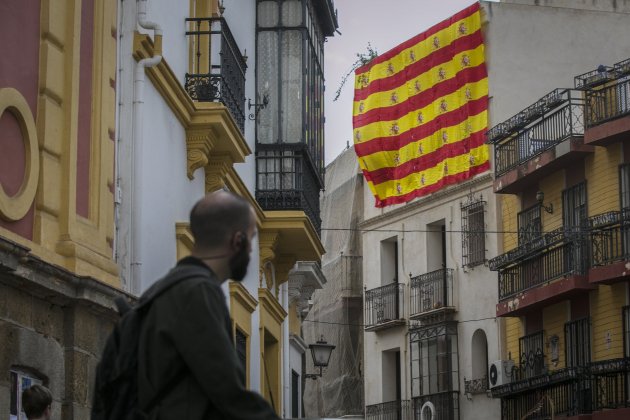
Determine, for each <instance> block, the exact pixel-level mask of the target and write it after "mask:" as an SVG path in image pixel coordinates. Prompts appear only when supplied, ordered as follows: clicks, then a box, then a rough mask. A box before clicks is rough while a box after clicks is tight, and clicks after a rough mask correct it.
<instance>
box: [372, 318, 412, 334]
mask: <svg viewBox="0 0 630 420" xmlns="http://www.w3.org/2000/svg"><path fill="white" fill-rule="evenodd" d="M406 324H407V321H406V320H404V319H394V320H391V321H386V322H381V323H380V324H376V325H370V326H369V327H365V331H367V332H374V331H381V330H385V329H388V328H394V327H399V326H401V325H406Z"/></svg>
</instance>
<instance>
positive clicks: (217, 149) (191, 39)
mask: <svg viewBox="0 0 630 420" xmlns="http://www.w3.org/2000/svg"><path fill="white" fill-rule="evenodd" d="M330 10H332V5H331V3H330V2H310V1H305V0H304V1H300V0H289V1H283V2H275V1H255V0H251V1H247V2H236V1H229V0H228V1H222V2H218V1H212V0H208V1H205V0H197V1H180V2H176V3H173V2H172V1H167V0H151V1H138V2H128V1H126V2H123V1H121V2H119V11H120V13H119V20H118V22H119V23H118V25H119V26H118V28H119V30H118V33H119V45H120V48H119V56H118V63H119V66H118V79H117V86H118V89H119V95H120V101H119V107H118V111H117V115H118V130H117V133H118V136H117V138H116V148H117V149H116V150H117V158H118V159H117V168H116V169H117V181H118V182H117V185H116V192H117V198H120V200H117V207H116V210H117V211H116V217H117V219H116V221H117V223H116V227H117V230H116V240H115V242H116V261H117V263H118V266H119V270H120V273H121V279H122V285H123V287H124V288H125V289H126V290H129V291H130V292H131V293H133V294H138V293H141V292H142V291H144V290H145V289H146V288H147V287H148V286H150V285H151V284H152V283H153V282H155V281H156V280H158V279H159V278H160V277H161V276H162V275H164V274H165V273H166V272H167V271H168V269H169V268H170V267H172V266H173V265H174V264H175V262H176V261H177V260H178V259H180V258H182V257H183V256H186V255H188V254H189V253H190V250H191V247H192V236H191V233H190V230H189V227H188V213H189V211H190V208H191V207H192V205H193V204H194V203H195V202H196V201H197V200H198V199H200V198H201V197H202V196H203V195H204V194H206V193H208V192H212V191H215V190H218V189H221V188H223V189H228V190H230V191H233V192H235V193H237V194H239V195H241V196H243V197H245V198H246V199H247V200H248V201H249V202H250V203H251V205H252V206H253V207H254V210H255V213H256V218H257V224H258V236H257V238H256V239H255V242H254V243H253V244H252V248H253V252H252V259H251V262H250V267H249V271H248V274H247V276H246V277H245V279H244V281H243V282H240V283H237V282H229V284H226V285H225V287H224V291H225V294H226V296H227V297H228V306H229V307H230V313H231V316H232V321H233V334H234V341H235V345H236V350H237V352H238V354H239V357H240V358H241V360H242V361H243V363H244V364H245V366H246V378H245V382H246V384H247V386H248V387H250V388H251V389H254V390H257V391H259V392H260V393H261V394H262V395H263V396H264V397H265V398H266V399H267V400H268V401H269V402H270V403H271V404H272V406H273V407H274V409H275V410H276V412H277V413H278V414H279V415H280V416H283V417H291V416H292V415H293V414H295V413H297V415H296V417H299V416H300V415H301V413H302V411H303V410H302V404H301V400H302V398H301V393H302V389H303V387H302V382H303V378H302V376H303V373H302V365H303V358H304V356H305V349H307V345H306V343H305V342H304V340H303V339H302V338H301V334H300V325H299V322H300V317H298V316H297V312H298V310H299V309H298V308H300V310H301V309H303V308H305V307H307V305H306V303H305V302H306V301H307V300H308V298H310V294H311V293H312V291H313V290H314V289H316V288H321V286H322V284H323V283H325V278H324V277H323V275H322V273H321V270H320V269H319V266H318V264H319V261H320V258H321V255H322V254H323V252H324V250H323V246H322V244H321V242H320V239H319V230H318V229H319V222H318V220H319V219H318V217H314V215H313V214H314V213H313V212H311V211H310V210H309V209H308V207H307V206H306V203H308V202H312V201H313V200H315V201H317V199H318V197H319V190H320V189H321V184H317V183H316V184H315V185H314V186H313V188H311V189H307V188H305V186H304V185H305V184H302V183H300V182H301V180H302V172H301V171H302V169H300V170H299V171H297V172H296V171H294V172H290V171H288V167H289V166H291V167H292V168H297V166H296V165H295V164H289V163H286V162H287V160H289V156H288V155H287V154H282V156H283V157H282V159H280V158H278V159H275V158H273V159H271V158H269V155H268V153H267V151H263V150H260V147H259V143H261V144H262V143H264V144H266V145H271V146H273V145H274V144H277V145H278V146H279V147H283V145H284V144H285V143H291V145H293V146H295V147H298V148H299V147H302V146H304V145H305V144H307V139H306V137H305V135H306V134H312V133H315V134H317V135H318V136H320V137H318V138H319V139H320V140H321V142H320V143H318V144H320V145H321V146H322V147H323V130H321V127H320V126H312V125H300V130H301V131H300V130H297V131H296V130H295V129H294V127H291V130H293V131H291V133H293V134H294V136H293V137H291V138H290V140H288V139H289V138H288V137H286V134H283V135H284V136H285V137H282V138H279V137H274V136H275V135H276V134H277V133H286V132H287V130H288V128H287V127H286V123H284V124H285V125H284V126H283V125H282V124H283V122H282V121H281V120H280V119H276V117H278V116H279V115H285V114H286V113H287V112H289V110H298V109H299V110H300V114H301V115H303V116H304V119H305V120H308V119H309V118H312V119H313V120H314V121H316V119H315V118H314V117H313V116H312V115H311V112H310V109H312V108H310V107H309V106H310V105H309V104H308V103H306V102H304V103H300V102H299V101H298V102H297V103H296V102H295V100H293V102H290V103H288V102H287V103H284V101H287V100H288V99H287V98H304V97H305V94H304V92H303V90H304V89H306V88H307V87H309V86H310V85H308V84H307V83H306V82H299V80H297V79H296V80H293V79H291V78H288V77H286V75H283V74H281V71H283V69H285V68H287V66H288V68H290V69H291V72H292V73H291V74H294V73H295V66H294V64H291V63H293V62H298V61H299V62H300V63H302V61H303V60H306V59H307V58H308V57H310V55H309V53H310V50H307V49H306V48H297V49H296V47H295V46H292V47H291V48H290V49H287V48H284V47H283V48H280V49H278V50H274V53H276V55H275V56H274V57H275V58H274V60H275V61H270V60H269V59H270V55H269V54H267V52H265V53H264V54H262V53H260V50H261V49H262V48H264V46H263V44H261V42H263V41H261V40H262V39H267V38H268V36H267V35H265V36H263V35H261V32H262V29H261V28H266V29H265V31H269V33H274V34H276V33H277V34H280V35H278V36H279V37H280V38H282V37H283V36H284V35H283V34H284V32H285V31H289V34H288V35H287V37H288V38H287V39H291V40H294V38H296V37H297V40H298V41H297V44H298V46H300V47H301V46H302V45H303V43H304V45H306V44H307V42H306V41H309V42H310V44H309V45H313V46H314V47H317V48H319V52H320V53H321V54H323V42H324V38H325V36H326V35H330V34H331V33H330V29H322V28H328V26H330V25H333V26H334V27H336V20H334V15H332V14H330ZM281 11H283V12H284V14H282V19H287V16H289V17H290V19H291V20H290V21H289V22H286V25H280V24H279V25H280V26H281V27H280V28H276V27H275V26H273V25H276V24H278V21H279V19H281V15H280V13H281ZM287 13H288V14H287ZM327 13H328V14H327ZM266 19H267V20H266ZM327 19H328V20H327ZM331 19H332V20H331ZM280 22H283V21H282V20H280ZM309 25H310V26H309ZM326 25H328V26H326ZM272 27H273V29H274V31H275V30H276V29H277V32H274V31H272V30H271V29H270V28H272ZM315 29H317V30H318V31H319V32H318V34H319V35H320V36H319V38H316V39H315V38H314V39H311V38H313V36H311V38H308V36H310V35H309V34H311V33H314V31H315ZM324 33H325V34H326V35H324ZM265 34H267V32H265ZM274 42H276V43H277V45H285V44H286V41H283V38H282V39H276V40H275V41H274ZM274 45H276V44H274ZM321 58H323V55H322V56H321ZM318 64H319V63H318V62H312V63H311V62H309V65H308V66H307V68H308V69H309V70H313V71H315V70H316V69H318ZM300 69H301V70H303V69H304V67H303V66H302V67H300ZM301 74H302V73H301V72H300V73H299V74H298V76H300V77H301ZM272 76H273V83H275V84H273V86H275V90H273V91H272V89H271V88H267V86H269V83H270V82H269V81H267V79H265V80H264V81H263V82H261V80H263V79H261V78H263V77H267V78H272ZM298 79H299V77H298ZM280 81H286V83H284V82H283V83H280ZM289 81H290V83H289ZM309 97H310V96H309ZM292 121H293V119H292ZM281 127H282V128H281ZM263 133H272V134H269V135H267V136H266V137H265V141H258V140H257V139H259V138H262V137H261V136H263ZM320 133H321V134H320ZM308 144H312V142H311V141H310V139H308ZM271 146H269V147H271ZM265 150H267V149H265ZM302 152H303V153H302ZM270 153H271V152H270ZM273 153H275V152H273ZM283 153H284V152H283ZM300 153H302V154H301V155H300V156H302V157H303V158H304V159H302V160H301V161H300V165H302V164H303V163H308V162H310V161H309V159H310V155H309V152H308V151H303V150H302V149H300ZM274 156H275V155H274ZM267 159H269V161H267ZM274 159H275V160H274ZM274 165H275V166H274ZM283 165H284V166H283ZM274 167H276V168H277V170H272V169H271V168H274ZM263 168H268V170H266V171H264V170H263ZM305 168H306V166H305ZM307 169H308V168H307ZM309 170H310V169H309ZM263 179H264V180H265V181H264V183H263V181H262V180H263ZM263 196H264V197H266V198H268V199H269V200H267V201H266V199H263ZM307 356H308V355H307ZM295 377H297V380H296V379H294V378H295Z"/></svg>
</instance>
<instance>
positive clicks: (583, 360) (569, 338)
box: [564, 318, 591, 367]
mask: <svg viewBox="0 0 630 420" xmlns="http://www.w3.org/2000/svg"><path fill="white" fill-rule="evenodd" d="M564 343H565V345H564V351H565V356H566V365H567V366H568V367H571V366H586V365H587V364H588V363H590V362H591V319H590V318H583V319H578V320H576V321H571V322H567V323H566V324H564Z"/></svg>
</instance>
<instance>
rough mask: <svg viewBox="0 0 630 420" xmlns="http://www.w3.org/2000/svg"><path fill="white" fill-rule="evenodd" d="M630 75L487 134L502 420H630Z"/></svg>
mask: <svg viewBox="0 0 630 420" xmlns="http://www.w3.org/2000/svg"><path fill="white" fill-rule="evenodd" d="M629 75H630V60H625V61H621V62H619V63H617V64H615V65H614V66H612V67H606V66H599V68H598V69H596V70H594V71H591V72H588V73H585V74H582V75H579V76H577V77H575V89H565V90H560V89H558V90H554V91H552V92H550V93H549V94H547V95H545V96H544V97H543V98H541V99H540V100H539V101H537V102H536V103H534V104H533V105H531V106H529V107H527V108H525V109H524V110H522V111H521V112H519V113H518V114H517V115H515V116H514V117H512V118H510V119H508V120H507V121H505V122H503V123H501V124H499V125H497V126H495V127H494V128H492V129H491V130H489V131H488V140H489V142H490V143H492V144H493V146H494V170H495V181H494V190H495V192H496V193H498V194H501V200H500V201H501V206H502V231H503V235H502V242H503V249H504V250H505V251H506V252H505V253H503V254H501V255H499V256H497V257H496V258H494V259H492V260H491V261H490V267H491V269H493V270H495V271H497V272H498V288H499V302H498V304H497V309H496V312H497V316H499V317H504V319H505V323H504V331H503V355H502V360H501V361H498V362H495V363H494V364H493V366H491V371H490V381H491V385H493V388H492V394H493V396H494V397H500V398H501V407H502V418H503V419H521V418H526V417H527V416H533V417H532V418H540V417H537V416H541V415H545V416H549V415H552V414H553V415H555V416H556V417H558V416H561V415H562V416H569V417H571V418H576V419H577V418H580V419H604V418H606V419H622V418H628V416H630V409H628V408H626V407H627V406H628V401H629V398H630V389H629V388H628V387H629V385H628V375H629V374H630V364H629V362H630V358H629V356H630V345H629V344H630V330H629V328H630V327H629V326H630V306H628V304H629V295H628V293H629V290H628V280H629V279H630V277H629V276H630V77H629ZM512 366H514V368H512ZM574 416H575V417H574ZM578 416H579V417H578Z"/></svg>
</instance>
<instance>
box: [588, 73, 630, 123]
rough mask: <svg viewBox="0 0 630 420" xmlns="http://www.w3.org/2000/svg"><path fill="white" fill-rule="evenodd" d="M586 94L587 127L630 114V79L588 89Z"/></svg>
mask: <svg viewBox="0 0 630 420" xmlns="http://www.w3.org/2000/svg"><path fill="white" fill-rule="evenodd" d="M585 96H586V126H587V127H594V126H596V125H598V124H602V123H604V122H606V121H610V120H613V119H615V118H619V117H622V116H624V115H628V114H630V79H626V80H617V81H616V82H615V83H613V84H611V85H608V86H602V87H600V88H597V89H592V90H587V91H586V92H585Z"/></svg>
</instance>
